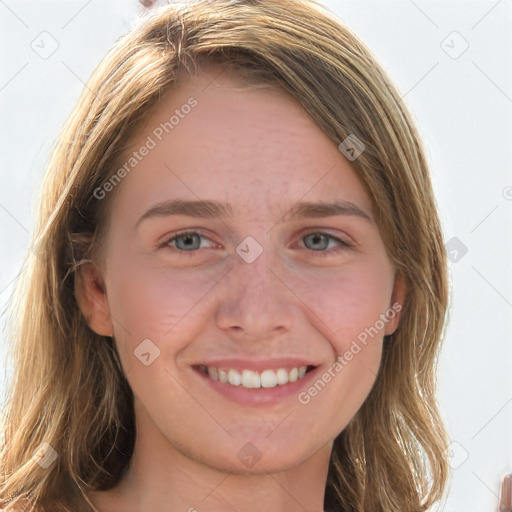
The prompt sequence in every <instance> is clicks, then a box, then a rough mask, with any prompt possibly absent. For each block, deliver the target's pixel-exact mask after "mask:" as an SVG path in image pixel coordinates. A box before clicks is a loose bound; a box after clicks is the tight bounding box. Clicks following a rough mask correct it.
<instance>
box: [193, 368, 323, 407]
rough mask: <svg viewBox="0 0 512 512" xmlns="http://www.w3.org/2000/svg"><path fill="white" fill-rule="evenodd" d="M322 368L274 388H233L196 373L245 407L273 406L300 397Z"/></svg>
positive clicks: (213, 387) (212, 386) (199, 371)
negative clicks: (295, 396)
mask: <svg viewBox="0 0 512 512" xmlns="http://www.w3.org/2000/svg"><path fill="white" fill-rule="evenodd" d="M319 368H320V366H317V367H316V368H313V369H312V370H310V371H309V372H308V373H306V375H304V377H302V379H299V380H296V381H295V382H289V383H288V384H284V385H277V386H274V387H273V388H244V387H243V386H241V385H240V386H233V385H232V384H228V383H225V382H220V381H218V380H213V379H212V378H210V377H209V376H208V375H206V374H204V373H203V372H202V371H201V370H199V369H195V368H194V372H195V373H196V374H197V375H199V377H201V378H202V379H203V381H204V382H205V383H206V384H207V385H209V386H210V387H211V388H212V389H213V390H215V391H217V392H218V393H220V394H221V395H223V396H224V397H226V398H228V399H229V400H232V401H233V402H237V403H239V404H243V405H251V406H258V405H265V406H268V405H273V404H276V403H278V402H280V401H281V400H283V399H285V398H288V397H290V396H293V395H298V394H299V392H300V391H301V389H302V388H303V387H305V386H306V385H307V384H309V382H310V381H311V380H312V379H314V378H315V376H316V374H317V373H318V370H319Z"/></svg>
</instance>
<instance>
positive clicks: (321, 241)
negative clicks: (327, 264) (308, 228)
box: [306, 233, 327, 250]
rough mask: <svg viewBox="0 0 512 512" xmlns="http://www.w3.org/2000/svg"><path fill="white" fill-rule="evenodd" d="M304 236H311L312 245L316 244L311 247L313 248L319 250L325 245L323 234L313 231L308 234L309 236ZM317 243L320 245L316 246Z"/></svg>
mask: <svg viewBox="0 0 512 512" xmlns="http://www.w3.org/2000/svg"><path fill="white" fill-rule="evenodd" d="M306 238H311V241H312V244H313V246H316V247H313V249H314V250H321V249H325V248H326V247H327V246H326V244H325V243H326V242H327V237H326V236H325V235H321V234H318V233H315V234H313V235H309V237H306ZM318 244H320V247H318Z"/></svg>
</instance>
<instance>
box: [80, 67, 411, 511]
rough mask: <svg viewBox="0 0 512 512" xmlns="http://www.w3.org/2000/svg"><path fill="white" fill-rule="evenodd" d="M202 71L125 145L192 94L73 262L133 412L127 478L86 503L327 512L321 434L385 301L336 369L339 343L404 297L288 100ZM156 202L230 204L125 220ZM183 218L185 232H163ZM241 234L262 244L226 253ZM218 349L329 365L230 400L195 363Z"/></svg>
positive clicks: (367, 368) (353, 406)
mask: <svg viewBox="0 0 512 512" xmlns="http://www.w3.org/2000/svg"><path fill="white" fill-rule="evenodd" d="M211 80H212V78H211V76H209V75H208V74H207V73H200V74H199V75H198V76H197V77H195V78H194V79H193V80H192V81H190V82H188V83H186V84H182V85H180V86H179V87H178V88H176V89H174V90H173V91H172V92H171V93H170V94H168V95H166V96H164V97H163V98H162V100H161V104H160V105H159V108H158V109H157V110H156V111H155V112H154V113H153V114H152V116H151V119H150V120H149V121H148V122H147V124H146V126H145V127H144V129H142V130H141V133H140V137H139V138H138V140H137V141H136V142H135V143H134V144H133V148H132V149H131V151H135V150H138V149H139V148H140V147H141V146H142V145H143V144H144V143H145V142H146V141H147V137H148V136H152V137H153V138H154V139H155V137H154V135H152V133H154V129H155V128H156V127H158V126H159V125H160V123H162V122H165V121H167V120H169V117H170V115H171V114H172V112H174V111H175V109H180V108H181V106H183V105H185V104H187V102H188V101H189V99H190V98H191V97H193V98H195V99H196V100H197V105H196V106H195V107H194V108H193V109H191V111H190V112H189V113H188V114H187V115H185V116H183V118H181V117H180V120H179V123H178V124H176V126H174V128H173V129H172V131H170V132H169V133H168V134H165V136H164V137H163V138H162V141H161V142H160V141H158V140H156V139H155V141H156V142H157V144H156V147H154V148H152V149H151V150H150V151H149V153H148V154H147V155H146V156H145V157H144V158H143V159H142V160H141V161H140V162H139V163H138V164H137V166H136V167H135V168H134V169H133V170H132V171H131V172H130V173H129V174H128V175H127V176H126V177H124V179H123V181H122V183H121V184H120V185H117V186H118V187H121V189H120V190H119V195H118V196H117V197H116V200H115V202H114V204H113V211H112V217H111V219H110V224H109V226H108V240H107V244H106V247H105V248H104V249H105V262H104V265H102V266H101V268H100V267H99V266H93V265H88V266H83V267H81V274H80V276H81V278H80V280H79V286H78V291H77V298H78V300H79V304H80V307H81V309H82V311H83V313H84V316H85V318H86V319H87V321H88V323H89V325H90V327H91V328H92V329H93V330H94V331H95V332H97V333H98V334H101V335H105V336H113V337H114V339H115V341H116V344H117V347H118V350H119V353H120V357H121V361H122V364H123V368H124V370H125V373H126V375H127V378H128V381H129V383H130V386H131V387H132V389H133V391H134V395H135V404H134V405H135V413H136V422H137V437H136V444H135V452H134V456H133V458H132V462H131V464H130V466H129V469H128V471H127V474H126V476H125V477H124V479H123V480H122V481H121V483H120V484H119V485H118V486H117V487H116V488H115V489H112V490H110V491H104V492H98V493H94V494H93V495H92V496H91V498H92V500H93V503H94V504H95V506H96V508H97V510H98V511H99V512H118V511H119V512H120V511H123V512H137V511H148V510H151V511H155V512H160V511H162V512H163V511H166V512H178V511H189V512H193V511H194V510H197V511H200V512H220V511H222V512H226V511H240V510H244V511H246V512H256V511H258V512H259V511H261V510H271V511H277V510H279V511H280V512H296V511H299V510H300V511H308V512H320V511H323V505H324V503H323V500H324V492H325V485H326V478H327V471H328V466H329V457H330V454H331V449H332V443H333V440H334V439H335V438H336V436H337V435H338V434H339V433H340V432H341V431H342V430H343V429H344V428H345V427H346V425H347V424H348V422H349V421H350V419H351V418H353V417H354V415H355V414H356V413H357V411H358V410H359V408H360V407H361V405H362V403H363V402H364V400H365V398H366V397H367V396H368V393H369V392H370V390H371V387H372V386H373V384H374V382H375V378H376V374H377V372H378V369H379V364H380V361H381V353H382V343H383V336H384V335H385V334H391V333H392V332H393V331H394V330H395V329H396V328H397V326H398V322H399V317H400V315H399V313H398V312H397V313H396V314H395V315H394V317H393V318H391V319H389V320H388V321H386V322H385V325H384V326H383V327H382V328H381V329H379V333H378V335H375V336H373V337H372V338H371V339H369V341H368V343H367V344H366V345H365V346H364V347H363V346H362V350H360V351H359V352H358V353H357V354H355V355H354V356H353V358H351V360H350V361H346V359H345V362H346V364H345V365H344V367H343V369H342V371H338V372H334V374H335V376H334V377H332V375H333V370H332V368H333V364H334V363H335V362H336V358H337V356H338V355H343V354H345V353H346V352H347V351H349V350H350V347H351V346H353V345H351V344H352V343H353V341H354V340H356V339H357V336H358V335H359V334H360V333H361V332H363V331H364V330H365V328H369V327H371V326H375V325H376V321H377V320H378V319H379V318H380V315H381V314H383V313H385V312H386V311H388V310H389V309H390V308H391V307H392V305H393V304H396V303H399V304H403V300H404V296H405V286H404V283H403V281H402V280H401V279H399V278H396V273H395V269H394V267H393V266H392V264H391V262H390V260H389V258H388V256H387V253H386V250H385V247H384V244H383V241H382V238H381V235H380V233H379V229H378V227H377V225H376V224H375V222H374V220H373V218H372V206H371V201H370V199H369V197H368V196H367V194H366V192H365V190H364V188H363V186H362V184H361V183H360V182H359V180H358V178H357V176H356V174H355V172H354V170H353V169H352V167H351V166H350V163H349V162H348V161H347V160H346V159H345V158H344V156H343V155H342V154H341V153H340V151H339V150H338V148H337V146H336V144H334V143H333V142H332V141H331V140H329V138H328V137H327V136H326V135H325V134H324V133H323V132H322V131H321V130H320V129H319V128H318V126H317V125H316V124H315V123H314V122H313V121H312V120H311V118H309V116H308V115H307V114H306V113H305V111H304V110H303V109H302V108H301V106H300V105H299V104H298V103H296V102H295V101H294V100H293V99H292V98H290V97H289V96H288V95H286V94H285V93H283V92H281V91H277V90H271V89H259V90H254V91H248V90H235V88H234V87H235V86H236V82H234V81H232V79H230V78H228V77H222V79H218V80H217V81H216V82H214V83H210V82H211ZM208 84H210V85H208ZM186 110H187V111H188V109H186ZM181 112H184V110H182V111H181ZM169 199H181V200H191V201H197V200H211V201H217V202H222V203H226V204H228V205H229V206H230V207H231V210H232V214H231V216H224V217H222V218H217V219H213V218H212V217H211V216H206V217H191V216H188V215H184V214H177V215H168V216H159V217H150V218H147V219H145V220H143V221H141V222H140V223H138V221H139V218H140V217H141V216H142V215H143V214H144V213H145V212H146V211H147V210H148V209H149V208H151V207H152V206H154V205H155V204H156V203H159V202H161V201H165V200H169ZM298 201H308V202H314V203H316V202H320V201H321V202H329V203H331V202H336V201H338V202H339V201H349V202H351V203H353V204H354V205H355V206H356V207H358V208H359V209H360V210H361V211H362V212H364V213H366V214H367V216H368V217H369V219H366V218H363V217H362V216H359V215H354V214H337V215H332V216H325V215H322V216H316V217H312V216H310V215H307V216H305V217H304V218H301V219H292V218H289V217H290V216H289V215H285V214H287V213H288V212H289V211H290V210H291V208H292V207H294V206H295V205H296V204H297V202H298ZM306 213H307V212H306ZM183 230H187V231H193V232H194V233H196V235H189V236H188V237H187V236H185V237H181V238H179V239H176V240H174V241H170V239H171V238H172V237H173V236H175V235H176V234H177V233H179V232H182V231H183ZM315 234H317V235H316V236H315ZM318 234H319V235H318ZM322 234H323V235H324V236H322ZM247 237H252V239H253V240H255V241H256V242H257V244H258V245H259V247H261V249H262V252H261V254H259V256H257V258H256V259H254V261H252V262H250V263H249V262H247V261H246V260H244V258H242V257H241V255H240V254H249V253H251V251H254V250H256V248H257V246H256V245H247V241H246V242H245V244H246V245H244V244H242V245H241V248H243V249H244V250H245V253H243V252H237V251H236V248H237V247H238V246H239V245H240V244H241V242H243V241H244V240H246V238H247ZM250 243H251V244H253V242H252V241H251V242H250ZM345 244H349V246H347V245H345ZM251 254H255V253H254V252H252V253H251ZM377 325H378V324H377ZM146 339H149V340H151V344H149V345H146V353H147V352H148V351H149V353H151V354H152V355H151V357H153V356H154V354H156V351H155V349H154V347H158V350H159V351H160V352H159V354H158V356H157V357H155V358H154V360H153V361H152V362H151V363H150V364H149V365H146V364H143V362H141V359H140V358H139V357H137V356H136V354H137V347H139V346H140V344H141V342H142V341H143V340H146ZM146 343H147V342H146ZM145 357H146V359H147V358H148V357H149V356H145ZM219 358H237V359H240V360H243V361H252V362H254V361H256V363H258V362H262V361H263V362H264V363H266V362H268V361H271V362H272V361H274V360H276V359H277V358H287V359H288V360H290V361H292V362H293V361H299V360H300V361H307V362H308V364H310V365H311V366H313V367H314V371H315V372H317V373H316V375H317V379H318V378H320V379H321V378H322V375H325V374H326V373H329V372H330V374H331V377H332V378H331V379H330V380H329V382H328V384H327V385H325V387H323V388H322V389H321V390H320V391H319V392H317V393H316V394H314V396H311V395H308V396H309V397H310V400H309V401H308V402H307V403H304V400H302V401H300V400H299V394H300V393H302V395H301V396H302V397H304V396H305V395H304V393H306V394H308V389H309V388H310V387H311V386H312V384H313V383H314V381H311V378H310V379H309V381H308V380H307V379H308V375H310V374H309V373H307V374H306V375H305V377H304V384H302V381H301V380H299V381H297V382H296V383H295V384H294V385H295V386H299V387H298V388H297V389H296V391H295V392H294V393H292V394H291V395H289V396H285V397H283V398H281V399H278V400H277V401H274V402H273V403H270V404H254V403H252V402H251V401H250V400H249V402H247V403H241V402H239V401H233V400H232V399H231V398H229V397H227V396H226V395H224V394H223V393H222V392H219V391H218V390H217V389H216V388H214V387H213V386H212V385H210V384H211V383H210V382H209V379H208V377H206V376H205V375H200V374H199V371H198V368H197V365H199V364H202V363H204V362H211V361H214V360H216V359H217V360H218V359H219ZM146 362H147V361H146ZM291 366H293V365H291ZM315 380H316V379H315ZM222 385H223V386H231V384H228V383H226V384H222ZM287 385H290V384H286V385H285V386H287ZM285 386H283V387H285ZM278 387H280V386H276V387H275V388H272V389H277V388H278ZM223 389H225V388H223ZM260 391H261V390H259V389H254V390H250V393H258V392H260ZM251 396H254V395H251ZM244 450H245V451H244ZM247 456H249V459H250V462H248V459H247ZM244 457H245V458H244ZM258 457H259V459H258ZM255 459H258V460H257V461H256V462H254V460H255Z"/></svg>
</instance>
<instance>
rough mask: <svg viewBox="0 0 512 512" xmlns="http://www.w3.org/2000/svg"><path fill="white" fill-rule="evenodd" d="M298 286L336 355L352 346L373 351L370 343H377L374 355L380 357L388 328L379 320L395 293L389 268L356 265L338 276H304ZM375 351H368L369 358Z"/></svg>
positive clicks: (331, 274) (323, 274) (374, 265)
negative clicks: (368, 348)
mask: <svg viewBox="0 0 512 512" xmlns="http://www.w3.org/2000/svg"><path fill="white" fill-rule="evenodd" d="M361 263H362V262H361ZM295 286H296V287H295V289H296V290H297V295H299V296H300V297H301V299H302V300H303V302H304V304H305V305H306V306H307V308H306V309H309V310H310V311H311V312H312V313H313V314H312V315H310V316H311V318H312V321H313V319H314V318H315V317H316V322H315V324H316V326H317V328H318V329H319V330H321V331H322V333H323V334H324V336H325V337H326V338H327V339H328V340H329V341H330V343H331V344H332V346H333V349H334V350H335V352H336V353H337V354H343V353H344V352H346V351H347V350H350V349H351V347H352V346H353V342H359V345H361V346H364V347H370V343H369V341H371V340H375V342H374V343H373V345H374V347H375V351H374V352H375V353H377V354H379V353H380V351H379V348H380V343H379V340H381V339H382V336H383V334H384V327H385V325H384V324H383V323H382V321H381V320H380V318H381V315H382V314H384V313H385V312H386V310H387V309H388V307H389V301H390V297H391V292H392V272H391V269H390V267H388V266H387V265H385V264H383V265H378V264H375V263H374V264H371V265H370V264H359V265H358V264H354V265H350V267H349V266H347V267H346V268H344V269H343V270H339V271H337V272H334V271H333V272H331V271H329V272H324V273H322V274H320V273H316V275H315V276H314V277H313V276H309V277H308V276H307V274H302V275H301V277H300V279H297V281H296V285H295ZM353 351H354V352H355V351H357V347H354V348H353ZM372 351H373V350H366V352H367V353H368V355H369V353H371V352H372ZM361 353H362V352H361ZM374 356H375V354H374ZM372 357H373V356H372Z"/></svg>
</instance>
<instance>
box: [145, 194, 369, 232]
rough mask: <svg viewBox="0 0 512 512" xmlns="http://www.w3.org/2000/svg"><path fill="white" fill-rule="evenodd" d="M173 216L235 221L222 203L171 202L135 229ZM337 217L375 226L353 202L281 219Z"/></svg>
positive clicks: (301, 208)
mask: <svg viewBox="0 0 512 512" xmlns="http://www.w3.org/2000/svg"><path fill="white" fill-rule="evenodd" d="M171 215H185V216H187V217H194V218H210V219H221V218H226V217H232V216H233V209H232V208H231V206H230V205H229V204H226V203H220V202H218V201H203V200H197V201H191V200H184V199H170V200H167V201H163V202H161V203H157V204H156V205H154V206H152V207H151V208H150V209H149V210H147V211H146V212H145V213H144V214H143V215H142V216H141V217H140V219H139V220H138V221H137V224H136V225H135V227H136V228H137V227H138V226H139V224H140V223H141V222H143V221H144V220H147V219H152V218H160V217H168V216H171ZM337 215H348V216H356V217H359V218H361V219H364V220H366V221H367V222H370V223H373V219H372V217H371V215H370V214H369V213H367V212H365V211H364V210H362V209H361V208H359V206H357V205H355V204H354V203H352V202H350V201H334V202H310V201H302V202H298V203H296V204H295V205H294V206H293V207H292V208H291V209H290V210H288V211H287V212H286V213H285V215H284V216H283V217H281V219H280V222H281V221H283V220H284V219H285V218H286V220H288V221H291V220H298V219H306V218H322V217H334V216H337Z"/></svg>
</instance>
